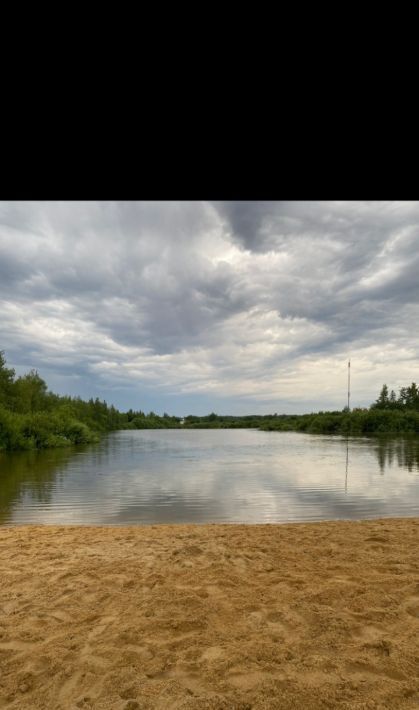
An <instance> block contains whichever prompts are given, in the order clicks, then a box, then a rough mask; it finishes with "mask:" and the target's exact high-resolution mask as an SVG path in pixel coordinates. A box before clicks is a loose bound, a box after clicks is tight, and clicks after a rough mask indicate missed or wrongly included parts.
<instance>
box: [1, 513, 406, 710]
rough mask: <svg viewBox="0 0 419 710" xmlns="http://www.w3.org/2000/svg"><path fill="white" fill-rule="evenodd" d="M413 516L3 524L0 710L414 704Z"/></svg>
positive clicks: (220, 709) (264, 709)
mask: <svg viewBox="0 0 419 710" xmlns="http://www.w3.org/2000/svg"><path fill="white" fill-rule="evenodd" d="M418 549H419V519H418V518H406V519H382V520H374V521H359V522H358V521H356V522H346V521H345V522H322V523H312V524H302V523H301V524H300V523H298V524H290V525H153V526H138V527H68V526H66V527H58V526H25V527H23V526H21V527H10V528H8V527H3V528H0V579H1V582H0V707H1V708H16V709H17V708H19V709H23V708H31V709H34V708H36V709H37V708H51V709H54V710H76V708H83V709H87V708H97V709H98V710H108V709H111V708H112V710H123V709H125V710H135V708H140V709H141V710H151V709H154V708H158V709H160V708H161V709H165V710H166V709H167V708H182V709H183V710H195V709H196V710H204V709H208V710H209V709H211V710H230V709H233V708H234V709H235V710H245V709H250V708H252V710H256V709H259V708H260V710H267V709H272V710H273V709H275V710H289V709H290V708H303V707H304V708H307V710H309V709H313V710H314V709H317V708H345V709H347V710H349V709H350V710H357V709H358V710H361V708H362V709H364V708H375V709H376V710H382V709H383V708H400V709H401V708H406V709H408V708H409V709H413V708H417V707H418V705H419V641H418V639H419V559H418Z"/></svg>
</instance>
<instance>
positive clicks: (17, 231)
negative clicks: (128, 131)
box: [0, 202, 419, 415]
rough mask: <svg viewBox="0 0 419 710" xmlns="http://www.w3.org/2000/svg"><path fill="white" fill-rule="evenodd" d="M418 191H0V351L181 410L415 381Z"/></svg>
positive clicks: (114, 393)
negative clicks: (68, 198)
mask: <svg viewBox="0 0 419 710" xmlns="http://www.w3.org/2000/svg"><path fill="white" fill-rule="evenodd" d="M418 275H419V202H224V203H222V202H212V203H211V202H81V203H80V202H31V203H28V202H8V203H6V202H0V350H4V351H5V354H6V359H7V362H8V364H9V366H12V367H14V368H15V369H16V372H17V374H23V373H24V372H26V371H28V370H29V369H31V368H36V369H37V370H38V371H39V373H40V375H41V376H42V377H43V378H44V379H45V380H46V381H47V383H48V386H49V387H50V389H52V390H53V391H55V392H58V393H60V394H72V395H80V396H82V397H83V398H88V397H91V396H93V397H96V396H98V397H100V398H101V399H106V401H107V402H108V403H113V404H115V405H116V406H117V407H118V408H120V409H122V410H126V409H128V408H130V407H132V408H134V409H143V410H145V411H150V410H154V411H156V412H158V413H163V412H164V411H167V412H169V413H171V414H178V415H185V414H191V413H195V414H207V413H209V412H211V411H216V412H218V413H220V414H228V413H231V414H247V413H271V412H278V413H280V412H284V413H287V412H289V413H291V412H307V411H317V410H319V409H329V408H333V409H335V408H337V409H341V408H342V407H344V406H345V404H346V397H347V393H346V391H347V362H348V358H351V373H352V388H351V389H352V396H351V399H352V402H351V403H352V404H353V406H367V405H369V404H370V403H371V402H372V401H373V400H374V399H376V397H377V395H378V392H379V390H380V388H381V386H382V384H383V383H384V382H386V383H387V384H388V385H389V387H391V388H394V389H395V390H396V391H397V390H398V388H399V387H401V386H403V385H406V384H409V383H410V382H412V381H413V380H414V381H416V382H418V381H419V328H418V327H417V326H418V324H419V276H418Z"/></svg>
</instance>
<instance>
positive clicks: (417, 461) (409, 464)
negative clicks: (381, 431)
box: [374, 438, 419, 473]
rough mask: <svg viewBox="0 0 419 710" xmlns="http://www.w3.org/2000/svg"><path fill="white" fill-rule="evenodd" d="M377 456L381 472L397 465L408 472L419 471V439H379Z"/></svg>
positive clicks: (376, 448)
mask: <svg viewBox="0 0 419 710" xmlns="http://www.w3.org/2000/svg"><path fill="white" fill-rule="evenodd" d="M374 450H375V454H376V456H377V460H378V465H379V467H380V471H381V472H382V473H384V470H385V468H386V467H390V466H392V465H393V464H397V465H398V466H400V467H401V468H407V469H408V471H414V470H416V471H418V470H419V439H417V438H411V439H379V440H377V442H376V446H375V449H374Z"/></svg>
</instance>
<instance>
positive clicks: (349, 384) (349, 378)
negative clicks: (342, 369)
mask: <svg viewBox="0 0 419 710" xmlns="http://www.w3.org/2000/svg"><path fill="white" fill-rule="evenodd" d="M350 397H351V361H350V360H349V361H348V412H350V411H351V410H350V406H349V403H350Z"/></svg>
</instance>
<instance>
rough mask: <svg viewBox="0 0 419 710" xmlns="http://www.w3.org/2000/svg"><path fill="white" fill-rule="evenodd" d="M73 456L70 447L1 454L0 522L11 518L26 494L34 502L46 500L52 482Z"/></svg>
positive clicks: (62, 471)
mask: <svg viewBox="0 0 419 710" xmlns="http://www.w3.org/2000/svg"><path fill="white" fill-rule="evenodd" d="M73 455H74V454H73V452H72V451H71V450H69V449H47V450H44V451H16V452H10V453H6V452H2V453H0V524H4V523H7V522H9V521H10V518H11V513H12V509H13V507H14V505H15V504H16V503H19V502H21V501H22V499H23V497H24V495H25V493H27V494H28V496H29V497H30V498H31V499H32V500H33V501H36V502H37V503H49V502H50V501H51V497H52V489H53V486H52V484H53V483H54V482H55V481H56V480H57V477H58V476H59V475H60V474H62V475H63V474H64V470H65V464H66V463H67V462H68V461H69V459H70V458H71V457H72V456H73Z"/></svg>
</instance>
